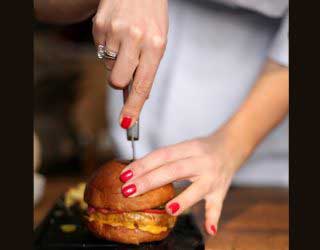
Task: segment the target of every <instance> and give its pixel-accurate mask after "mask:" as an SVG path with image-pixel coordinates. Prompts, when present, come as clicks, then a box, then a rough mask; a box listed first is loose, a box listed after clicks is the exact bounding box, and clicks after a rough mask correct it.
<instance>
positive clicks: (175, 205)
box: [169, 202, 180, 214]
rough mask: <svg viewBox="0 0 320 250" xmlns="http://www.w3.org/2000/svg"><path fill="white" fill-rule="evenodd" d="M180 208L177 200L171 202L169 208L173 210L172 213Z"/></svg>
mask: <svg viewBox="0 0 320 250" xmlns="http://www.w3.org/2000/svg"><path fill="white" fill-rule="evenodd" d="M179 208H180V205H179V203H177V202H173V203H171V204H170V205H169V209H170V210H171V213H173V214H174V213H175V212H177V211H178V209H179Z"/></svg>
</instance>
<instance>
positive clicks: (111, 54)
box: [105, 48, 118, 60]
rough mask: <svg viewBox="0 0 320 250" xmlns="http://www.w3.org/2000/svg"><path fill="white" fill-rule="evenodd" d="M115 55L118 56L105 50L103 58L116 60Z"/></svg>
mask: <svg viewBox="0 0 320 250" xmlns="http://www.w3.org/2000/svg"><path fill="white" fill-rule="evenodd" d="M117 55H118V53H117V52H114V51H112V50H109V49H108V48H106V49H105V58H106V59H111V60H116V59H117Z"/></svg>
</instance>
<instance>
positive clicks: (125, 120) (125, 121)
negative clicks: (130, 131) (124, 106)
mask: <svg viewBox="0 0 320 250" xmlns="http://www.w3.org/2000/svg"><path fill="white" fill-rule="evenodd" d="M131 121H132V119H131V117H128V116H125V117H123V118H122V121H121V127H122V128H124V129H127V128H129V127H130V124H131Z"/></svg>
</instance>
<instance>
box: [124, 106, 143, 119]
mask: <svg viewBox="0 0 320 250" xmlns="http://www.w3.org/2000/svg"><path fill="white" fill-rule="evenodd" d="M139 110H140V108H139V106H138V105H137V104H136V103H130V104H128V105H126V106H124V113H126V114H127V115H129V116H130V117H136V116H138V113H139Z"/></svg>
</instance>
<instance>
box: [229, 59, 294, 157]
mask: <svg viewBox="0 0 320 250" xmlns="http://www.w3.org/2000/svg"><path fill="white" fill-rule="evenodd" d="M288 107H289V74H288V68H287V67H283V66H280V65H278V64H276V63H275V62H272V61H270V60H269V61H268V62H267V63H266V66H265V68H264V70H263V72H262V73H261V75H260V77H259V78H258V80H257V82H256V84H255V86H254V87H253V88H252V90H251V92H250V93H249V95H248V97H247V98H246V100H245V101H244V103H243V104H242V105H241V107H240V108H239V110H238V111H237V112H236V113H235V114H234V115H233V117H232V118H231V119H230V120H229V121H228V122H227V123H226V125H225V126H224V128H225V129H226V130H227V131H228V134H229V135H230V137H231V140H230V141H232V142H231V144H232V145H233V147H237V148H238V149H239V148H241V150H240V151H241V154H242V155H241V157H243V158H247V157H248V156H249V155H250V154H251V152H252V151H253V150H254V148H255V147H256V145H257V144H258V143H259V142H260V141H261V140H262V139H263V138H264V137H265V136H266V135H267V134H268V133H269V132H270V131H271V130H272V129H273V128H274V127H275V126H276V125H278V124H279V123H280V122H281V121H282V120H283V118H284V117H285V116H286V114H287V113H288ZM238 151H239V150H238Z"/></svg>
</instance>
